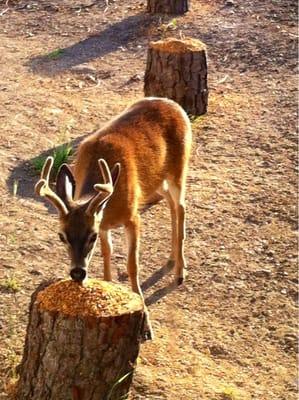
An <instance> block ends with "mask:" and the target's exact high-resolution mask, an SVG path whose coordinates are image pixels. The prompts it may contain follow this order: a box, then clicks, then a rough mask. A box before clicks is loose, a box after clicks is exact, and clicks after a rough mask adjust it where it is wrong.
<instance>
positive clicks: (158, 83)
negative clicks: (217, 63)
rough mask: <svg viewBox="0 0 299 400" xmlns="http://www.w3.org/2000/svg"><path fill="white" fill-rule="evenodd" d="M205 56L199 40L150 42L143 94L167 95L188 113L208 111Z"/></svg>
mask: <svg viewBox="0 0 299 400" xmlns="http://www.w3.org/2000/svg"><path fill="white" fill-rule="evenodd" d="M207 74H208V72H207V56H206V46H205V44H204V43H202V42H201V41H200V40H197V39H192V38H186V39H175V38H168V39H165V40H160V41H157V42H151V43H150V45H149V49H148V55H147V65H146V71H145V77H144V94H145V96H158V97H168V98H170V99H172V100H175V101H176V102H177V103H179V104H180V105H181V106H182V107H183V108H184V109H185V111H186V112H187V113H189V114H192V115H202V114H205V113H206V112H207V105H208V85H207Z"/></svg>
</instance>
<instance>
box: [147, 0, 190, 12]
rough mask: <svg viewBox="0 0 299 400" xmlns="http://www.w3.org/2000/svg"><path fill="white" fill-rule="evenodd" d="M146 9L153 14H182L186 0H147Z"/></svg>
mask: <svg viewBox="0 0 299 400" xmlns="http://www.w3.org/2000/svg"><path fill="white" fill-rule="evenodd" d="M147 11H148V12H150V13H153V14H156V13H161V14H184V13H185V12H187V11H188V0H147Z"/></svg>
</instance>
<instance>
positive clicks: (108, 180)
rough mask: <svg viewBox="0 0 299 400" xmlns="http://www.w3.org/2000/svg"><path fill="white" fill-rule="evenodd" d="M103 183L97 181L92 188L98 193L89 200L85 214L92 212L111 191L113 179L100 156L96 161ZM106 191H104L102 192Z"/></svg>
mask: <svg viewBox="0 0 299 400" xmlns="http://www.w3.org/2000/svg"><path fill="white" fill-rule="evenodd" d="M98 163H99V167H100V170H101V175H102V178H103V181H104V183H97V184H96V185H94V186H93V187H94V189H95V190H96V191H98V192H99V193H98V194H97V195H96V196H95V197H94V198H93V199H92V200H91V202H90V203H89V205H88V208H87V210H86V213H87V214H90V215H91V214H94V213H95V212H96V210H97V209H98V208H99V207H100V205H101V204H102V203H103V202H104V201H106V200H107V199H108V198H109V197H110V196H111V195H112V193H113V181H112V177H111V172H110V169H109V167H108V164H107V162H106V161H105V160H104V159H103V158H101V159H99V161H98ZM103 192H106V193H103Z"/></svg>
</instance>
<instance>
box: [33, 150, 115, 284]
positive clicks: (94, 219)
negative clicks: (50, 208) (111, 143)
mask: <svg viewBox="0 0 299 400" xmlns="http://www.w3.org/2000/svg"><path fill="white" fill-rule="evenodd" d="M98 163H99V169H100V173H101V176H102V181H103V182H104V183H98V184H95V185H94V186H93V188H94V191H95V193H94V194H92V195H90V197H88V198H85V199H79V200H76V201H75V200H74V193H75V188H76V182H75V179H74V176H73V174H72V171H71V170H70V168H69V167H68V166H67V165H66V164H63V165H62V166H61V168H60V170H59V172H58V175H57V179H56V193H55V192H54V191H53V190H52V189H51V188H50V185H49V177H50V173H51V169H52V166H53V157H48V158H47V160H46V162H45V164H44V166H43V169H42V172H41V178H40V180H39V181H38V182H37V184H36V186H35V191H36V193H37V194H38V195H40V196H42V197H46V199H47V200H48V201H49V202H50V203H52V204H53V205H54V207H55V208H56V209H57V211H58V213H59V220H60V231H59V234H58V235H59V238H60V240H61V241H62V242H63V243H64V244H65V245H66V247H67V250H68V253H69V256H70V260H71V267H70V275H71V277H72V279H73V280H75V281H77V282H82V281H83V280H84V279H85V278H86V277H87V268H88V265H89V263H90V260H91V257H92V254H93V251H94V248H95V244H96V241H97V238H98V233H99V225H100V222H101V219H102V214H103V210H104V208H105V206H106V204H107V202H108V200H109V199H110V197H111V195H112V194H113V190H114V187H115V185H116V183H117V181H118V178H119V174H120V164H118V163H117V164H115V165H114V167H113V168H112V170H111V172H110V170H109V167H108V165H107V163H106V161H105V160H103V159H100V160H99V161H98Z"/></svg>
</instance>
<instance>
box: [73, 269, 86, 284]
mask: <svg viewBox="0 0 299 400" xmlns="http://www.w3.org/2000/svg"><path fill="white" fill-rule="evenodd" d="M71 278H72V279H73V280H74V281H76V282H82V281H83V280H84V279H85V278H86V271H85V269H83V268H74V269H72V270H71Z"/></svg>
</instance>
